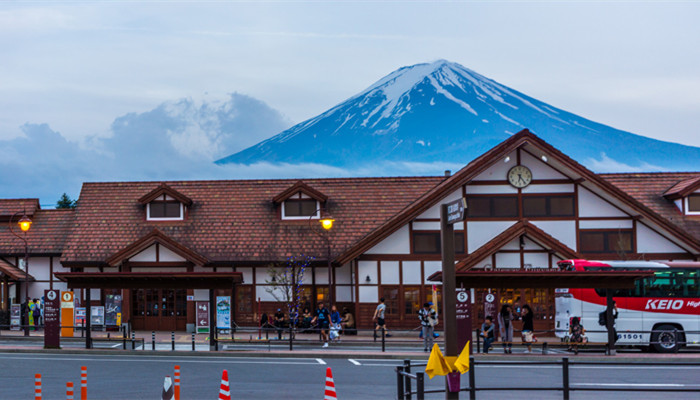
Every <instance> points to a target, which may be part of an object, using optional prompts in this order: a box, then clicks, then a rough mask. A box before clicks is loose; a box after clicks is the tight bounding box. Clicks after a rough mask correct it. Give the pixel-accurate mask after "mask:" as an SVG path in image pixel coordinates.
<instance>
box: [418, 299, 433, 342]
mask: <svg viewBox="0 0 700 400" xmlns="http://www.w3.org/2000/svg"><path fill="white" fill-rule="evenodd" d="M418 318H419V319H420V325H421V334H422V335H423V351H428V349H431V348H432V347H433V333H434V331H435V325H437V313H436V312H435V310H433V309H432V308H431V307H430V303H424V304H423V308H421V309H420V310H418Z"/></svg>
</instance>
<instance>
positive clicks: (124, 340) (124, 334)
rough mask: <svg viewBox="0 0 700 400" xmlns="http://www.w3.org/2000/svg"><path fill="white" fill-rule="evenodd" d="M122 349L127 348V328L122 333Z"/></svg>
mask: <svg viewBox="0 0 700 400" xmlns="http://www.w3.org/2000/svg"><path fill="white" fill-rule="evenodd" d="M122 350H126V329H124V332H123V333H122Z"/></svg>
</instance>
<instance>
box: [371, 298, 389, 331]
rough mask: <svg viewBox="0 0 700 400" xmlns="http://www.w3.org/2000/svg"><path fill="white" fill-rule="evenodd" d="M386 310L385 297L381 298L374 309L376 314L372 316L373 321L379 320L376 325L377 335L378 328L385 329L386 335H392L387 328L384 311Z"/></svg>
mask: <svg viewBox="0 0 700 400" xmlns="http://www.w3.org/2000/svg"><path fill="white" fill-rule="evenodd" d="M385 311H386V304H384V297H382V298H381V299H379V304H378V305H377V309H376V310H374V316H373V317H372V321H375V320H376V321H377V324H376V325H375V327H374V335H375V337H376V335H377V330H378V329H380V328H381V329H383V330H384V333H385V336H386V337H390V336H391V335H390V334H389V331H388V330H387V329H386V321H385V320H384V312H385Z"/></svg>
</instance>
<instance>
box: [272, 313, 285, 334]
mask: <svg viewBox="0 0 700 400" xmlns="http://www.w3.org/2000/svg"><path fill="white" fill-rule="evenodd" d="M274 318H275V320H274V325H275V329H277V340H282V331H283V330H284V313H283V312H282V309H281V308H278V309H277V312H276V313H275V316H274Z"/></svg>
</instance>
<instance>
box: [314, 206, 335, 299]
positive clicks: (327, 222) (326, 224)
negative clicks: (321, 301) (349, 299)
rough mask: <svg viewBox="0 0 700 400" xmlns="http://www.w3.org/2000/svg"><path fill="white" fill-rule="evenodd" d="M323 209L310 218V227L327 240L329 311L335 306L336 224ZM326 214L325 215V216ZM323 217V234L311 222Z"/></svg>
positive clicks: (321, 220)
mask: <svg viewBox="0 0 700 400" xmlns="http://www.w3.org/2000/svg"><path fill="white" fill-rule="evenodd" d="M323 211H324V209H323V208H319V209H317V210H316V212H314V213H313V214H311V215H310V216H309V225H310V226H311V228H312V229H313V231H314V232H316V234H317V235H319V236H321V237H322V238H324V239H325V240H326V249H327V253H326V259H327V261H328V303H329V304H328V309H329V310H330V308H331V307H332V305H333V287H332V283H331V282H332V276H333V267H332V266H331V233H330V231H331V229H332V228H333V222H335V219H333V217H331V215H330V214H329V213H328V212H327V211H326V212H325V213H324V212H323ZM324 214H325V215H324ZM317 215H319V216H321V215H324V216H323V218H321V219H319V220H318V221H319V223H320V224H321V227H322V228H323V230H325V233H321V232H320V231H319V230H318V229H317V228H316V226H315V225H312V223H311V221H312V220H313V219H314V217H315V216H317Z"/></svg>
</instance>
